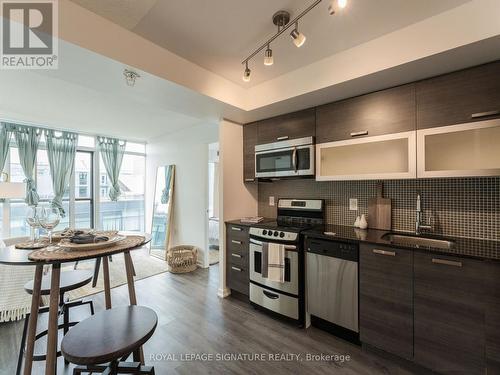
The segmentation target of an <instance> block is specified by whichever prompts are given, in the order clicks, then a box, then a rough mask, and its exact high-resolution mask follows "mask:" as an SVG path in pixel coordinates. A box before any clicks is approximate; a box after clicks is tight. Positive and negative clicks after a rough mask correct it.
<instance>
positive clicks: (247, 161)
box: [243, 123, 258, 182]
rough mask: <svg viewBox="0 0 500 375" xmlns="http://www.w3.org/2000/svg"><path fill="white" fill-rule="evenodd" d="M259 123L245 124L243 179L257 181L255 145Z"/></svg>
mask: <svg viewBox="0 0 500 375" xmlns="http://www.w3.org/2000/svg"><path fill="white" fill-rule="evenodd" d="M257 131H258V124H257V123H253V124H248V125H244V126H243V180H244V182H253V181H255V145H256V144H257Z"/></svg>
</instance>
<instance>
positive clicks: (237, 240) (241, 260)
mask: <svg viewBox="0 0 500 375" xmlns="http://www.w3.org/2000/svg"><path fill="white" fill-rule="evenodd" d="M248 254H249V234H248V227H246V226H244V225H236V224H231V223H228V224H226V283H227V286H228V287H229V289H231V290H234V291H237V292H239V293H242V294H244V295H246V296H248V292H249V291H248V287H249V283H250V281H249V272H248Z"/></svg>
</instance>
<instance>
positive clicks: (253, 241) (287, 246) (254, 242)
mask: <svg viewBox="0 0 500 375" xmlns="http://www.w3.org/2000/svg"><path fill="white" fill-rule="evenodd" d="M250 243H253V244H254V245H257V246H262V244H263V242H262V241H257V240H255V239H253V238H250ZM285 250H297V246H295V245H285Z"/></svg>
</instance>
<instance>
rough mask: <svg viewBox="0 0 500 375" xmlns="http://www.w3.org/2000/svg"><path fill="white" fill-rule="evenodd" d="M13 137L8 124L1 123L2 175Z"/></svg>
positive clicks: (0, 160) (0, 163) (0, 159)
mask: <svg viewBox="0 0 500 375" xmlns="http://www.w3.org/2000/svg"><path fill="white" fill-rule="evenodd" d="M11 136H12V130H11V129H8V127H7V124H4V123H3V122H2V123H0V173H1V172H3V168H4V166H5V161H6V160H7V155H9V143H10V138H11Z"/></svg>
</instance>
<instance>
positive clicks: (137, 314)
mask: <svg viewBox="0 0 500 375" xmlns="http://www.w3.org/2000/svg"><path fill="white" fill-rule="evenodd" d="M157 324H158V317H157V315H156V313H155V312H154V311H153V310H151V309H150V308H147V307H144V306H136V305H133V306H123V307H116V308H113V309H109V310H104V311H101V312H99V313H97V314H95V315H93V316H91V317H89V318H87V319H85V320H83V321H81V322H80V323H78V324H77V325H76V326H75V327H73V328H72V329H71V330H70V331H69V332H68V334H67V335H66V336H64V338H63V340H62V343H61V352H62V354H63V356H64V358H65V359H66V360H67V361H69V362H71V363H74V364H76V365H78V366H77V367H75V368H74V369H73V375H79V374H81V373H82V372H86V373H94V372H100V373H104V374H153V375H154V367H152V366H144V365H143V364H141V363H140V362H125V361H126V359H127V358H128V357H129V356H130V355H131V354H132V353H133V352H136V351H138V350H139V348H141V347H142V345H143V344H144V343H145V342H146V341H148V340H149V338H150V337H151V336H152V335H153V332H154V331H155V329H156V325H157Z"/></svg>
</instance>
